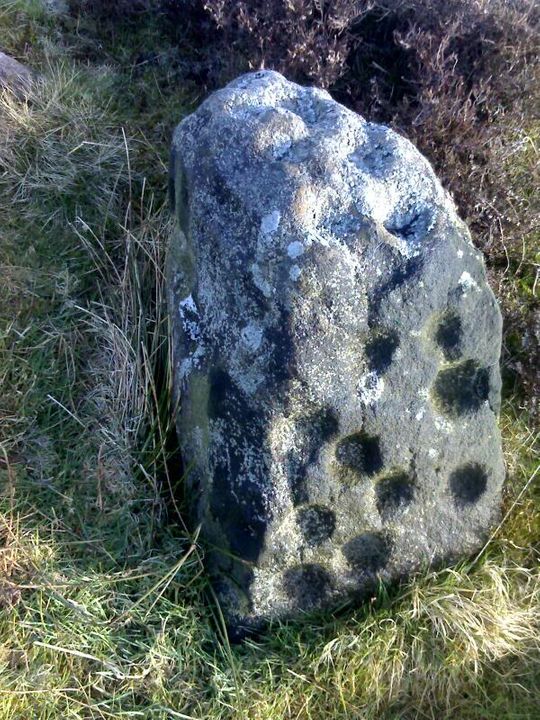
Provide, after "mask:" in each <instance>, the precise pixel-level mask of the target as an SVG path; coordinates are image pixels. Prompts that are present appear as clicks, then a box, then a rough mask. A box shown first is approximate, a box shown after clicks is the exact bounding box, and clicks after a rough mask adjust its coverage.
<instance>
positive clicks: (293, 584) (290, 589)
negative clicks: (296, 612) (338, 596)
mask: <svg viewBox="0 0 540 720" xmlns="http://www.w3.org/2000/svg"><path fill="white" fill-rule="evenodd" d="M283 588H284V590H285V593H286V594H287V596H288V597H289V598H290V599H291V600H293V601H294V602H295V603H296V604H297V605H298V606H299V607H301V608H305V609H309V608H312V607H314V606H317V605H319V604H320V603H321V602H323V601H324V599H325V598H326V597H327V596H328V594H329V593H330V591H331V590H332V578H331V576H330V574H329V573H328V571H327V570H325V568H324V567H323V566H322V565H319V564H318V563H305V564H304V565H297V566H295V567H292V568H289V570H286V571H285V573H284V575H283Z"/></svg>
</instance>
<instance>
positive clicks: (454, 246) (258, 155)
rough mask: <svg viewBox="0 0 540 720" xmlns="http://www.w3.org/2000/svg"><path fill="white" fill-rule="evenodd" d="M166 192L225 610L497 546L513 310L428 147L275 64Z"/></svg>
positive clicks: (189, 409)
mask: <svg viewBox="0 0 540 720" xmlns="http://www.w3.org/2000/svg"><path fill="white" fill-rule="evenodd" d="M171 198H172V200H173V205H174V207H175V214H176V217H177V218H178V223H177V228H176V230H175V232H174V235H173V237H172V240H171V246H170V253H169V260H168V288H169V302H170V311H171V315H172V331H173V342H174V362H175V365H174V371H175V386H176V391H177V393H179V396H180V410H179V414H178V423H177V424H178V433H179V438H180V443H181V448H182V452H183V457H184V461H185V464H186V467H187V468H188V475H189V488H190V490H189V495H190V499H191V502H192V510H193V519H194V523H197V522H201V523H202V536H203V537H204V538H205V540H206V541H207V548H208V554H207V557H208V562H209V568H210V571H211V572H212V574H213V576H214V578H215V585H216V588H217V590H218V594H219V597H220V599H221V602H222V605H223V608H224V610H225V611H226V614H227V617H228V620H229V623H230V624H231V627H242V626H245V627H258V626H260V625H261V624H263V623H264V621H265V620H268V619H270V618H282V617H294V616H298V615H299V614H301V613H302V612H303V611H311V610H315V609H320V608H324V607H332V606H335V605H336V604H339V603H341V602H343V600H344V599H349V598H355V597H362V596H364V595H365V593H366V592H370V591H371V590H372V589H373V586H374V584H375V583H377V582H379V580H381V579H382V580H384V581H388V580H391V579H395V578H398V577H402V576H404V575H406V574H408V573H410V572H411V571H414V570H416V569H418V568H421V567H425V566H426V565H429V564H433V563H435V564H441V563H444V562H450V561H452V560H453V559H455V558H457V557H459V556H462V555H466V554H468V553H471V552H472V551H474V550H475V549H476V548H478V547H479V546H481V544H482V543H483V542H484V541H485V538H486V533H487V532H488V530H489V528H490V526H491V525H492V523H493V522H494V520H495V519H496V517H497V514H498V506H499V499H500V490H501V485H502V482H503V477H504V470H503V461H502V455H501V447H500V437H499V432H498V429H497V417H496V414H497V411H498V406H499V396H500V376H499V366H498V362H499V353H500V342H501V317H500V313H499V310H498V308H497V304H496V302H495V299H494V296H493V293H492V292H491V290H490V289H489V287H488V285H487V283H486V279H485V273H484V267H483V262H482V258H481V256H480V254H479V252H478V251H477V250H476V249H475V248H474V247H473V246H472V244H471V239H470V236H469V233H468V231H467V229H466V227H465V226H464V224H463V223H462V222H461V221H460V220H459V219H458V217H457V215H456V211H455V208H454V206H453V204H452V202H451V200H450V199H449V197H448V195H447V194H446V193H445V192H444V190H443V189H442V187H441V186H440V184H439V182H438V181H437V179H436V178H435V176H434V173H433V171H432V169H431V167H430V165H429V163H428V162H427V161H426V160H425V159H424V158H423V157H422V156H421V155H420V154H419V153H418V151H417V150H416V149H415V148H414V147H413V146H412V145H411V144H410V143H409V142H408V141H406V140H405V139H403V138H402V137H400V136H399V135H397V134H395V133H394V132H392V131H391V130H389V129H388V128H386V127H382V126H379V125H373V124H370V123H367V122H365V121H364V120H363V119H362V118H361V117H359V116H358V115H356V114H355V113H353V112H351V111H349V110H347V109H346V108H344V107H342V106H341V105H339V104H337V103H336V102H334V101H333V100H332V99H331V98H330V96H329V95H328V94H327V93H326V92H323V91H321V90H318V89H315V88H303V87H299V86H298V85H295V84H293V83H290V82H288V81H286V80H285V79H284V78H283V77H282V76H281V75H279V74H277V73H273V72H259V73H253V74H249V75H246V76H243V77H241V78H239V79H237V80H236V81H235V82H233V83H231V84H230V85H228V86H227V87H226V88H224V89H223V90H221V91H219V92H217V93H214V94H213V95H212V96H211V97H210V98H209V99H208V100H206V101H205V102H204V103H203V104H202V105H201V106H200V108H199V109H198V110H197V112H195V113H194V114H193V115H191V116H189V117H188V118H186V119H185V120H184V121H183V122H182V123H181V124H180V125H179V127H178V128H177V130H176V133H175V136H174V142H173V152H172V169H171Z"/></svg>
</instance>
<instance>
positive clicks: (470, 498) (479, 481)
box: [449, 463, 488, 507]
mask: <svg viewBox="0 0 540 720" xmlns="http://www.w3.org/2000/svg"><path fill="white" fill-rule="evenodd" d="M487 483H488V475H487V472H486V470H485V468H483V467H482V465H479V464H478V463H468V464H467V465H462V466H461V467H458V468H456V470H454V472H453V473H452V474H451V475H450V478H449V486H450V492H451V493H452V495H453V497H454V501H455V503H456V505H458V506H460V507H466V506H467V505H473V504H474V503H476V502H477V501H478V500H479V499H480V498H481V497H482V495H483V494H484V493H485V491H486V489H487Z"/></svg>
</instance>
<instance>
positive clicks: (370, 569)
mask: <svg viewBox="0 0 540 720" xmlns="http://www.w3.org/2000/svg"><path fill="white" fill-rule="evenodd" d="M391 552H392V543H391V541H390V539H389V538H388V536H387V535H386V534H384V533H382V532H365V533H362V534H361V535H357V536H356V537H355V538H353V539H352V540H349V542H348V543H346V544H345V545H344V546H343V554H344V555H345V558H346V560H347V562H348V563H349V565H350V566H351V567H352V568H353V570H357V571H361V572H366V573H376V572H379V571H380V570H383V569H384V568H385V567H386V565H387V564H388V560H389V559H390V554H391Z"/></svg>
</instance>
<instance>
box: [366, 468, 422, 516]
mask: <svg viewBox="0 0 540 720" xmlns="http://www.w3.org/2000/svg"><path fill="white" fill-rule="evenodd" d="M375 495H376V497H377V510H378V511H379V515H380V516H381V518H382V519H383V520H390V519H391V518H392V517H393V516H394V515H396V513H398V512H400V511H401V510H403V509H404V508H406V507H407V506H408V505H410V504H411V502H412V501H413V498H414V483H413V481H412V479H411V478H410V476H409V475H408V474H407V473H406V472H399V471H398V472H395V473H393V474H391V475H387V476H386V477H383V478H381V479H380V480H379V481H378V482H377V485H376V486H375Z"/></svg>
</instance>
